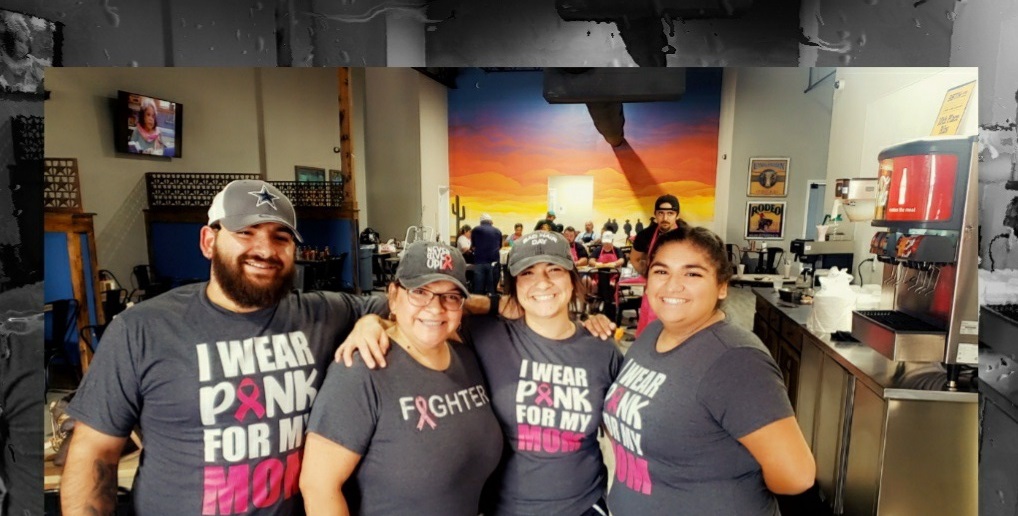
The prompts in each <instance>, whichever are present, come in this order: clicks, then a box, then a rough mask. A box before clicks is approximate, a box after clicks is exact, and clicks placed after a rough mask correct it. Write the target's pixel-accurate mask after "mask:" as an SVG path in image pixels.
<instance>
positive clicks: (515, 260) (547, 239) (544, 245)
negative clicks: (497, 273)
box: [507, 231, 574, 276]
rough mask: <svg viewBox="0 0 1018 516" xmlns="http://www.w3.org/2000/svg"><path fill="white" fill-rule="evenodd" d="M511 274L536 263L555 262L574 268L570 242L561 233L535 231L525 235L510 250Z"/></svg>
mask: <svg viewBox="0 0 1018 516" xmlns="http://www.w3.org/2000/svg"><path fill="white" fill-rule="evenodd" d="M507 261H508V263H509V274H511V275H513V276H516V275H517V274H519V273H521V272H523V271H525V270H526V269H527V267H530V266H531V265H534V264H535V263H554V264H555V265H561V266H562V267H565V268H566V269H567V270H572V269H573V268H574V266H573V256H572V255H571V254H569V242H567V241H566V237H564V236H562V234H561V233H556V232H554V231H534V232H533V233H527V234H526V235H523V236H522V237H521V238H520V239H519V240H517V241H516V243H515V244H513V247H512V249H510V250H509V258H508V259H507Z"/></svg>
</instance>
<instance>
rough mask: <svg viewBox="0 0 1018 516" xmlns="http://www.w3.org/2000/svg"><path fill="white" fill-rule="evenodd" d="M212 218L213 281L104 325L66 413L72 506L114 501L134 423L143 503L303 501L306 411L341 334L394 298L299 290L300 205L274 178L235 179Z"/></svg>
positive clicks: (223, 507) (219, 508)
mask: <svg viewBox="0 0 1018 516" xmlns="http://www.w3.org/2000/svg"><path fill="white" fill-rule="evenodd" d="M208 214H209V218H208V225H207V226H204V227H202V229H201V237H200V247H201V250H202V254H204V256H205V257H206V258H208V259H209V260H211V274H210V279H209V281H208V282H206V283H198V284H191V285H185V286H182V287H178V288H176V289H173V290H171V291H169V292H166V293H165V294H162V295H160V296H157V297H155V298H153V299H151V300H147V301H145V302H142V303H139V304H138V305H136V306H134V307H132V308H129V309H127V310H126V311H124V312H122V313H121V314H120V315H118V316H117V317H116V318H115V319H114V320H113V321H112V322H111V323H110V325H109V327H108V328H107V329H106V331H105V333H104V335H103V338H102V342H101V343H100V345H99V346H98V351H97V353H96V355H95V358H94V361H93V362H92V364H91V366H90V368H89V370H88V373H87V374H86V375H85V378H84V379H83V381H82V384H81V387H80V388H79V389H78V391H77V394H76V395H75V397H74V400H73V401H72V402H71V404H70V406H69V407H68V409H67V412H68V413H69V414H70V415H71V416H72V417H74V418H75V419H77V423H76V424H75V427H74V432H73V438H72V441H71V445H70V448H69V450H68V456H67V463H66V465H65V467H64V470H63V476H62V481H61V489H60V491H61V504H62V507H63V514H86V513H87V514H112V513H113V510H114V507H115V505H116V493H117V466H118V463H119V460H120V455H121V452H122V450H123V448H124V445H125V443H126V441H127V439H128V437H129V436H130V434H131V432H132V431H133V430H134V429H135V427H136V426H137V427H139V428H140V430H141V433H142V436H143V437H142V438H143V448H142V456H141V461H140V466H139V468H138V472H137V476H136V477H135V481H134V487H133V490H132V492H133V496H134V507H135V510H136V511H137V512H138V513H139V514H273V515H277V514H278V515H283V514H301V513H303V510H304V509H303V508H304V504H303V501H302V500H301V497H300V495H299V493H298V479H299V477H300V463H301V453H302V450H303V444H304V441H303V439H304V422H305V421H307V417H308V414H309V413H310V410H311V403H312V402H313V401H314V399H315V396H316V394H317V393H318V388H319V387H320V386H321V384H322V379H323V377H324V375H325V370H326V368H327V367H328V365H329V363H330V362H331V360H332V355H333V352H334V351H335V349H336V347H337V346H338V344H339V343H340V342H342V341H343V339H344V338H345V337H346V335H347V334H348V333H349V331H350V329H351V328H352V327H353V325H354V323H355V322H356V321H357V319H358V318H360V317H361V316H362V315H364V314H367V313H375V314H380V315H383V316H385V315H387V314H388V308H387V304H386V301H385V298H384V297H381V296H370V297H363V296H355V295H351V294H345V293H338V292H308V293H299V292H296V291H294V290H293V288H292V286H293V276H294V259H295V251H296V245H297V242H301V243H302V242H303V240H302V238H301V235H300V233H298V232H297V217H296V214H295V212H294V208H293V205H292V204H291V203H290V200H289V199H287V198H286V197H285V196H284V195H283V194H282V193H280V192H279V190H277V189H276V188H275V187H273V186H272V185H270V184H269V183H266V182H264V181H257V180H241V181H233V182H231V183H230V184H228V185H227V186H226V187H225V188H224V189H223V190H222V191H221V192H219V193H218V194H217V195H216V197H215V199H214V200H213V201H212V206H211V208H210V209H209V212H208Z"/></svg>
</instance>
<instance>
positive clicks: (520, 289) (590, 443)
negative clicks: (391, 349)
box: [340, 231, 622, 516]
mask: <svg viewBox="0 0 1018 516" xmlns="http://www.w3.org/2000/svg"><path fill="white" fill-rule="evenodd" d="M508 265H509V274H510V281H509V282H508V283H507V288H506V293H507V297H508V300H507V304H508V305H509V306H508V307H507V310H508V311H509V312H516V311H517V310H518V311H519V312H522V317H521V318H519V319H506V318H502V317H496V316H494V315H488V316H477V315H474V316H471V317H469V318H467V319H466V320H464V325H463V328H462V331H461V335H462V337H463V340H464V342H467V343H472V344H473V347H474V349H475V350H476V351H477V356H478V358H479V360H480V363H481V367H482V368H483V370H484V375H485V378H486V379H487V381H488V386H489V391H490V392H491V403H492V407H493V408H494V411H495V416H496V417H497V418H498V422H499V424H500V425H501V427H502V434H504V436H505V446H504V448H503V456H502V461H501V463H500V464H499V468H498V469H497V470H496V472H495V475H494V476H493V477H492V479H491V480H490V481H489V483H488V487H487V488H486V489H485V496H484V504H483V507H482V509H483V512H484V514H485V515H486V516H491V515H495V516H500V515H516V514H520V515H523V514H528V515H532V514H555V515H565V516H579V515H584V516H587V515H606V514H607V509H606V508H605V504H604V499H603V496H604V491H605V488H606V485H607V475H606V470H605V465H604V460H603V457H602V456H601V449H600V446H599V445H598V441H597V431H598V428H599V426H600V425H601V410H602V407H603V404H604V399H605V393H606V392H607V390H608V386H609V385H611V383H612V381H613V380H614V379H615V376H616V375H617V373H618V371H619V368H620V365H621V362H622V355H621V354H620V353H619V351H618V349H617V348H616V347H615V346H614V344H612V343H610V342H606V341H603V340H601V339H599V338H597V337H594V336H593V335H590V334H589V333H587V332H586V331H584V329H583V328H581V327H580V326H579V325H578V324H577V322H576V321H575V320H574V319H573V317H572V315H571V313H572V310H571V306H573V307H575V306H576V303H578V302H579V300H581V299H583V287H582V284H581V283H580V277H579V275H578V274H577V272H576V270H575V266H574V263H573V259H572V256H571V255H570V253H569V243H568V241H567V240H566V238H565V237H564V236H563V235H562V234H560V233H557V232H553V231H535V232H533V233H528V234H526V235H524V236H523V237H522V238H520V240H518V241H517V242H516V244H515V245H514V246H513V247H512V250H510V251H509V257H508ZM497 307H498V305H497V303H496V304H493V308H497ZM493 311H494V310H492V312H493ZM372 321H379V319H378V318H363V319H361V322H359V323H358V325H357V326H358V327H357V328H355V329H354V332H353V333H351V335H350V337H348V339H347V341H346V342H345V343H344V344H343V346H341V350H340V351H341V353H342V355H343V359H344V360H345V361H346V362H347V363H350V360H351V356H352V354H353V351H354V349H355V348H357V347H358V346H360V349H359V351H360V352H361V356H362V357H364V360H365V362H369V365H370V364H372V363H374V362H375V361H377V362H378V363H379V364H380V365H383V366H384V365H385V357H384V356H383V355H382V353H381V351H382V349H384V348H385V343H384V342H383V343H381V344H382V345H381V349H380V348H379V346H378V343H377V342H375V341H372V340H371V338H362V335H361V334H362V333H367V332H365V331H364V329H365V326H367V325H369V324H372ZM355 343H356V345H355ZM372 344H374V345H375V346H374V347H372V346H371V345H372ZM391 357H392V354H391V353H390V360H389V362H390V365H389V366H388V368H391V367H392V365H391V362H392V361H391ZM475 438H478V439H480V438H481V437H480V436H477V437H475Z"/></svg>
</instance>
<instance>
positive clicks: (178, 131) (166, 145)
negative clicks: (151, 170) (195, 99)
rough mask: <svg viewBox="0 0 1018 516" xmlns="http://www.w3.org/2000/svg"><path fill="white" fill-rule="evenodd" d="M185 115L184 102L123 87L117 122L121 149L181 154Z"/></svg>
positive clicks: (115, 132) (117, 134)
mask: <svg viewBox="0 0 1018 516" xmlns="http://www.w3.org/2000/svg"><path fill="white" fill-rule="evenodd" d="M183 116H184V106H182V105H181V104H180V103H177V102H173V101H172V100H166V99H161V98H157V97H151V96H148V95H141V94H138V93H131V92H127V91H119V92H118V94H117V108H116V121H115V123H114V124H115V125H114V138H115V139H116V150H117V152H125V153H129V154H147V155H151V156H168V157H171V158H179V157H181V141H182V127H183Z"/></svg>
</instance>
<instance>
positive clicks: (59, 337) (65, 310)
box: [43, 299, 81, 390]
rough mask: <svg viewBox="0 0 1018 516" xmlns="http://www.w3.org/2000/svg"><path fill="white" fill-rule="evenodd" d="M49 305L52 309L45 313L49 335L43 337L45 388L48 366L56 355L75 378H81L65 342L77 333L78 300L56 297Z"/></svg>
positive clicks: (47, 381) (47, 385) (47, 386)
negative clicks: (48, 324) (47, 317)
mask: <svg viewBox="0 0 1018 516" xmlns="http://www.w3.org/2000/svg"><path fill="white" fill-rule="evenodd" d="M50 305H51V306H52V309H51V310H50V311H49V312H47V314H46V315H48V316H49V323H50V332H49V337H48V338H46V339H45V341H46V342H45V345H44V346H45V354H44V358H45V361H44V363H43V367H44V369H45V377H46V388H47V390H48V389H49V371H50V366H51V365H52V364H53V360H54V359H56V358H58V357H59V358H61V359H62V360H63V361H64V362H65V363H66V364H67V365H68V366H69V367H70V368H71V370H72V371H73V372H74V376H75V378H76V379H77V380H81V374H80V373H79V372H78V369H77V368H76V367H74V360H73V359H72V358H71V354H70V353H68V352H67V342H68V341H69V340H76V339H74V338H73V337H74V335H76V334H77V333H78V310H79V305H78V300H77V299H58V300H56V301H53V302H52V303H50Z"/></svg>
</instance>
